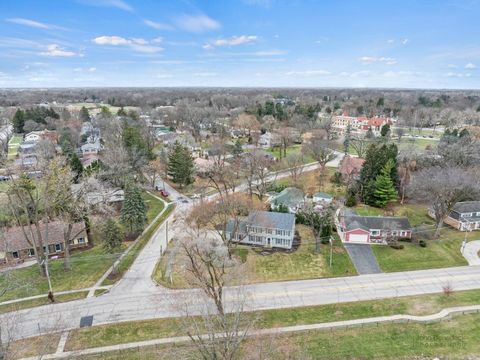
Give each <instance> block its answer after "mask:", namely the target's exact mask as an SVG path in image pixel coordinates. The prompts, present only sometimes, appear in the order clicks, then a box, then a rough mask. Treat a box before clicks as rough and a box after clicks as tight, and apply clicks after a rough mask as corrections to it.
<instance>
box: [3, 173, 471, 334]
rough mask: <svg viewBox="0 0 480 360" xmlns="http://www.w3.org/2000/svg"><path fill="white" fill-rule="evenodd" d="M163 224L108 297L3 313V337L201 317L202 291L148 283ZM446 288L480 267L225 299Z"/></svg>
mask: <svg viewBox="0 0 480 360" xmlns="http://www.w3.org/2000/svg"><path fill="white" fill-rule="evenodd" d="M276 176H288V175H287V173H282V174H277V175H276ZM167 191H169V192H170V194H171V195H170V197H171V198H172V199H173V200H175V199H177V198H178V197H179V196H181V197H183V196H182V195H180V194H178V193H177V192H176V191H175V190H174V189H172V188H169V187H167ZM191 204H192V202H191V201H188V203H183V202H181V201H180V202H178V206H177V208H176V209H175V211H174V214H173V216H171V217H170V218H169V225H168V226H169V228H170V229H169V234H168V237H169V238H172V237H178V236H181V235H182V233H183V231H185V230H186V229H185V228H184V226H182V225H181V224H179V223H178V222H177V223H174V219H175V218H178V217H181V216H183V215H184V214H187V213H188V211H189V209H190V206H191ZM166 226H167V225H163V226H161V227H160V228H159V229H158V230H157V232H156V233H155V235H154V236H153V237H152V240H151V241H150V242H149V243H148V244H147V245H146V246H145V247H144V249H143V250H142V252H141V253H140V254H139V256H138V257H137V259H136V260H135V262H134V263H133V265H132V266H131V268H130V270H129V271H128V272H127V273H126V274H125V276H124V278H122V279H121V280H120V281H119V282H118V283H117V285H115V286H114V287H113V288H112V289H111V291H110V292H109V293H108V294H105V295H103V296H99V297H90V298H86V299H82V300H76V301H71V302H66V303H55V304H52V305H46V306H40V307H36V308H32V309H25V310H19V311H16V312H11V313H7V314H2V315H0V323H1V324H2V337H3V339H4V340H15V339H20V338H25V337H31V336H36V335H40V334H45V333H49V332H52V331H64V330H70V329H75V328H78V327H79V325H80V319H81V318H82V317H85V316H93V325H100V324H108V323H116V322H121V321H133V320H146V319H153V318H166V317H179V316H184V315H185V309H184V307H183V306H182V305H184V304H185V303H187V302H188V303H189V306H188V310H189V313H191V314H198V313H202V312H203V311H204V308H205V300H204V298H203V296H202V293H201V292H200V290H198V289H190V290H169V289H165V288H162V287H158V286H155V285H154V284H153V282H152V281H151V274H152V272H153V269H154V267H155V264H156V262H157V260H158V258H159V256H160V247H161V246H164V245H165V244H166ZM445 286H450V287H451V288H453V290H454V291H458V290H470V289H479V288H480V266H470V267H457V268H445V269H434V270H423V271H411V272H398V273H389V274H370V275H359V276H352V277H341V278H331V279H315V280H301V281H288V282H274V283H263V284H254V285H247V286H244V287H242V288H238V287H234V288H228V289H226V291H225V298H226V303H227V308H229V307H230V308H232V307H233V306H235V304H237V303H238V293H239V292H241V293H242V294H243V295H244V296H245V297H246V301H245V309H246V310H263V309H278V308H287V307H298V306H307V305H321V304H333V303H340V302H351V301H360V300H374V299H380V298H391V297H397V296H406V295H420V294H427V293H435V292H441V291H442V289H443V287H445ZM7 338H8V339H7Z"/></svg>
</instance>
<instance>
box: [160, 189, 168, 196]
mask: <svg viewBox="0 0 480 360" xmlns="http://www.w3.org/2000/svg"><path fill="white" fill-rule="evenodd" d="M160 194H162V196H163V197H168V192H167V191H165V189H162V190H160Z"/></svg>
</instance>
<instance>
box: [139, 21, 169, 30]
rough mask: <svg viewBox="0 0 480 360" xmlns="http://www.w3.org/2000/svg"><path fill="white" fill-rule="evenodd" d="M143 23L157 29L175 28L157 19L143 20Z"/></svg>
mask: <svg viewBox="0 0 480 360" xmlns="http://www.w3.org/2000/svg"><path fill="white" fill-rule="evenodd" d="M143 23H144V24H145V25H147V26H150V27H151V28H153V29H156V30H172V29H173V28H172V27H171V26H170V25H168V24H163V23H159V22H156V21H152V20H148V19H145V20H143Z"/></svg>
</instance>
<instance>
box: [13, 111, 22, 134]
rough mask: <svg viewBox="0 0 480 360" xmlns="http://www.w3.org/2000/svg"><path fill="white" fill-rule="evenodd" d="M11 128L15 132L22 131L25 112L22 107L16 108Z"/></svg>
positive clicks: (19, 132)
mask: <svg viewBox="0 0 480 360" xmlns="http://www.w3.org/2000/svg"><path fill="white" fill-rule="evenodd" d="M12 122H13V128H14V130H13V131H15V132H16V133H17V134H21V133H23V127H24V126H25V112H24V111H23V110H22V109H17V111H16V112H15V115H14V116H13V120H12Z"/></svg>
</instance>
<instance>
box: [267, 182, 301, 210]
mask: <svg viewBox="0 0 480 360" xmlns="http://www.w3.org/2000/svg"><path fill="white" fill-rule="evenodd" d="M268 203H269V204H270V207H271V208H272V209H273V210H278V208H279V207H280V206H285V207H286V208H287V209H288V212H290V213H292V214H295V213H296V212H297V211H298V210H299V209H301V208H302V207H303V206H304V205H305V194H304V193H303V191H302V190H301V189H299V188H295V187H288V188H285V189H283V190H282V191H281V192H280V193H278V194H275V195H272V196H271V197H270V198H269V199H268Z"/></svg>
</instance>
